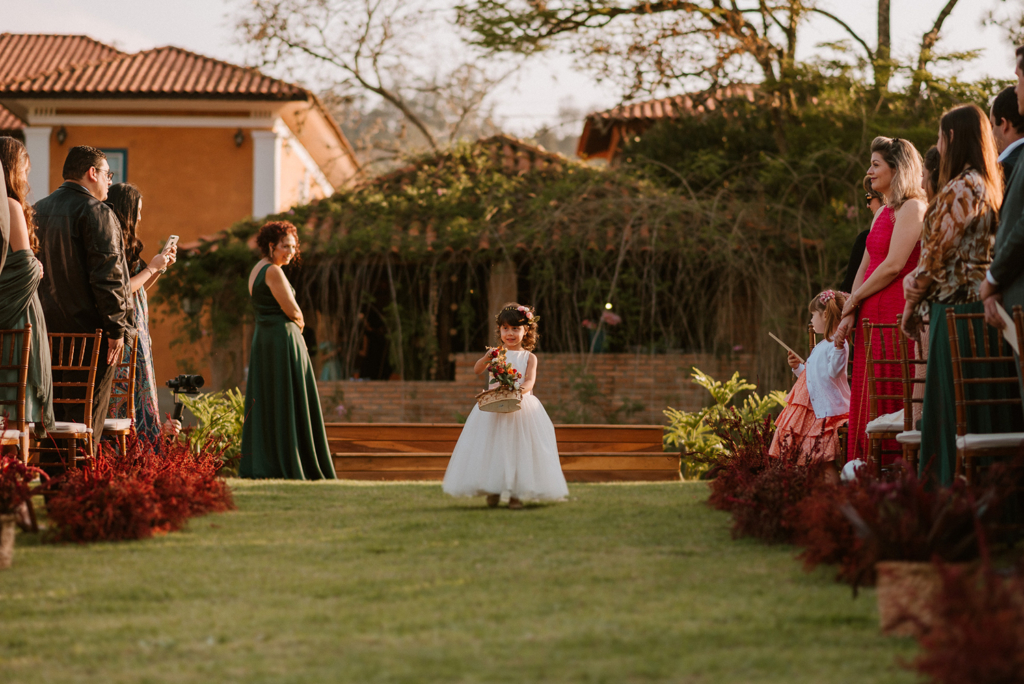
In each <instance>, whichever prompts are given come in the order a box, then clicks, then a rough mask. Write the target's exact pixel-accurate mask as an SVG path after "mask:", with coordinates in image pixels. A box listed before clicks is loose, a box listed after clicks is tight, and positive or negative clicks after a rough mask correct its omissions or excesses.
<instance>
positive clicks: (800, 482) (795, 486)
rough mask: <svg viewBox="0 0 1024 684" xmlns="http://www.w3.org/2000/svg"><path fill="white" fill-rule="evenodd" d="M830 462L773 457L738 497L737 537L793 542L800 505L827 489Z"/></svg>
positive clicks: (735, 509) (735, 513)
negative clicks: (814, 493)
mask: <svg viewBox="0 0 1024 684" xmlns="http://www.w3.org/2000/svg"><path fill="white" fill-rule="evenodd" d="M831 467H832V466H831V464H829V463H811V464H809V465H802V464H801V463H800V462H799V455H798V454H794V453H789V454H784V455H783V456H781V457H780V458H773V459H771V462H770V463H769V464H768V467H767V468H765V469H764V470H762V471H761V472H760V473H758V474H757V475H756V476H755V477H754V479H753V480H752V481H751V482H750V484H749V485H747V486H746V487H745V488H743V489H742V490H741V491H740V492H739V493H738V496H737V497H736V503H735V505H734V507H733V510H732V515H733V526H732V534H733V537H754V538H756V539H760V540H761V541H764V542H768V543H769V544H776V543H781V542H788V541H792V539H793V536H794V534H795V533H796V529H797V524H798V521H799V504H800V502H802V501H803V500H804V499H806V498H807V497H808V496H810V495H811V493H813V492H814V491H815V490H816V489H818V488H819V487H822V486H825V484H826V482H827V481H826V479H825V474H826V472H827V471H828V469H830V468H831Z"/></svg>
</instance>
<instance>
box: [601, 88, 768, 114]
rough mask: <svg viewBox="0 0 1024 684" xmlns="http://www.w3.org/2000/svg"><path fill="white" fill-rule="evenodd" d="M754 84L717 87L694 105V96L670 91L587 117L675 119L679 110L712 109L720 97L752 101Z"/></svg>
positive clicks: (698, 111)
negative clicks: (651, 98)
mask: <svg viewBox="0 0 1024 684" xmlns="http://www.w3.org/2000/svg"><path fill="white" fill-rule="evenodd" d="M755 92H756V86H752V85H734V86H726V87H725V88H720V89H719V90H716V91H715V92H714V93H712V94H710V95H708V96H706V97H705V98H704V99H701V100H698V101H700V102H701V104H697V105H696V106H695V105H694V102H695V99H696V98H695V97H694V96H691V95H673V96H672V97H663V98H661V99H659V100H645V101H643V102H634V103H632V104H626V105H620V106H618V107H615V108H613V109H609V110H607V111H603V112H595V113H593V114H590V115H588V116H587V118H588V119H591V120H594V121H602V122H609V123H610V122H614V121H638V120H647V121H654V120H657V119H676V118H678V117H679V116H681V115H683V114H695V113H696V114H699V113H703V112H706V111H707V112H713V111H714V110H715V109H716V108H717V107H718V103H719V102H721V101H722V100H729V99H732V98H736V97H742V98H744V99H746V100H748V101H750V102H753V101H754V93H755Z"/></svg>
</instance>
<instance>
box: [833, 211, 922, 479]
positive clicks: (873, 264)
mask: <svg viewBox="0 0 1024 684" xmlns="http://www.w3.org/2000/svg"><path fill="white" fill-rule="evenodd" d="M895 221H896V214H895V212H894V211H893V210H892V208H891V207H886V208H885V209H884V210H883V211H882V213H881V214H880V215H879V217H878V219H877V220H876V221H875V224H874V225H873V226H872V227H871V232H870V233H868V239H867V243H866V249H867V253H868V256H869V261H868V268H867V271H865V273H864V280H867V279H868V277H870V276H871V274H872V273H873V272H874V271H875V269H876V268H878V266H879V265H880V264H881V263H882V262H883V261H885V257H886V256H887V255H888V254H889V243H890V242H891V241H892V231H893V228H895V227H896V223H895ZM920 256H921V243H920V242H918V243H917V245H915V246H914V251H913V252H911V253H910V258H908V259H907V263H906V265H904V266H903V268H902V270H900V272H899V275H897V276H896V277H895V278H894V279H893V281H892V282H891V283H889V284H888V285H887V286H886V287H884V288H882V289H881V290H880V291H878V292H876V293H875V294H873V295H871V296H870V297H868V298H867V299H866V300H864V302H863V303H862V304H861V305H860V310H859V311H858V312H857V332H856V337H855V339H854V345H853V349H854V351H853V379H852V383H851V386H850V391H851V394H850V433H849V438H848V439H849V444H848V448H847V460H853V459H855V458H859V459H863V460H865V461H866V460H868V459H867V455H868V444H867V437H865V436H864V428H865V426H866V425H867V423H868V384H867V381H866V378H865V377H864V370H865V364H864V334H863V329H862V327H861V326H862V321H863V319H865V318H867V319H868V320H870V321H871V322H872V323H895V322H896V317H897V316H899V315H900V314H901V313H903V307H904V306H905V305H906V300H905V299H903V278H905V277H906V275H907V274H908V273H910V272H911V271H913V270H914V269H915V268H917V260H918V258H919V257H920ZM881 342H882V334H881V332H880V331H877V330H876V331H874V333H873V334H872V340H871V351H872V356H874V357H875V358H876V359H877V358H881V352H880V350H879V346H880V345H881ZM909 344H910V353H911V354H913V353H914V351H913V342H910V343H909ZM888 354H889V356H891V354H892V352H891V350H890V351H889V352H888ZM875 373H876V391H877V393H878V394H897V395H898V394H901V393H902V391H903V390H902V386H901V382H902V381H901V380H900V369H899V366H888V365H886V366H877V365H876V366H875ZM878 377H892V378H895V381H894V382H882V383H878V382H877V378H878ZM902 408H903V401H902V400H899V399H893V400H888V401H880V402H879V406H878V414H879V415H885V414H886V413H893V412H895V411H899V410H900V409H902ZM882 448H883V449H885V450H894V451H896V450H898V449H899V443H897V442H896V440H894V439H893V440H886V442H885V443H884V444H883V445H882ZM894 459H895V456H892V455H885V456H884V457H883V465H888V464H889V463H891V462H892V461H893V460H894Z"/></svg>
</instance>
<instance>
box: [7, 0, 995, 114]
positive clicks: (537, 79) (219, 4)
mask: <svg viewBox="0 0 1024 684" xmlns="http://www.w3.org/2000/svg"><path fill="white" fill-rule="evenodd" d="M241 2H244V0H0V17H2V20H0V30H3V31H9V32H12V33H84V34H86V35H89V36H91V37H93V38H96V39H97V40H100V41H103V42H106V43H110V44H112V45H115V46H116V47H118V48H120V49H122V50H126V51H136V50H144V49H148V48H152V47H157V46H161V45H177V46H179V47H183V48H186V49H188V50H192V51H195V52H199V53H202V54H206V55H209V56H211V57H217V58H220V59H224V60H227V61H232V62H241V61H242V51H241V49H240V48H239V47H238V46H237V45H235V44H234V38H235V34H234V30H233V22H232V19H231V14H232V13H233V12H234V10H235V8H237V7H238V6H239V4H240V3H241ZM945 3H946V0H892V4H893V20H892V32H893V44H894V50H895V53H896V54H897V55H898V56H900V57H908V56H910V55H915V54H916V46H917V44H918V43H919V42H920V37H921V35H922V33H924V32H925V31H926V30H927V29H928V28H929V27H930V25H931V23H932V21H934V17H935V15H936V14H937V13H938V11H939V9H940V8H941V7H942V6H943V5H944V4H945ZM1007 4H1009V3H999V2H998V0H960V3H959V5H958V6H957V8H956V9H955V10H954V12H953V14H952V15H951V16H950V18H949V19H948V20H947V22H946V26H945V28H946V30H945V32H944V40H943V42H942V43H941V44H940V48H942V49H944V50H963V49H971V48H983V49H984V53H983V55H982V58H981V59H979V60H978V61H976V62H975V63H973V64H971V65H970V66H968V67H967V68H965V70H964V72H963V76H964V77H967V78H973V77H978V76H982V75H992V76H999V77H1002V78H1006V79H1011V78H1013V49H1012V48H1011V47H1010V46H1009V44H1008V43H1007V42H1006V41H1005V40H1004V39H1003V37H1002V35H1001V34H1000V32H999V31H997V30H995V29H983V28H982V27H981V19H982V15H983V14H984V13H985V12H986V11H988V10H989V9H991V8H993V7H1000V8H1005V7H1006V6H1007ZM820 6H821V7H822V8H824V9H828V10H830V11H832V12H834V13H835V14H837V15H839V16H841V17H842V18H843V19H844V20H845V21H846V22H847V23H848V24H850V25H851V26H852V27H853V28H854V29H855V30H857V31H858V32H859V33H860V34H861V36H862V37H864V38H865V40H867V42H868V43H869V44H873V43H874V39H873V36H874V31H875V29H874V21H875V11H876V9H875V8H876V6H877V5H876V0H821V2H820ZM841 37H843V34H842V32H841V31H839V30H837V29H835V28H834V26H833V25H830V24H829V22H827V20H815V21H813V22H812V23H811V25H810V26H809V27H808V28H806V29H804V31H803V32H802V33H801V39H802V40H803V50H804V51H805V53H806V52H809V51H810V50H811V49H812V48H813V46H814V44H816V43H818V42H822V41H830V40H835V39H838V38H841ZM804 56H806V55H804ZM495 98H496V99H495V102H496V105H497V110H496V111H497V113H498V115H499V119H500V120H502V121H503V122H504V123H505V125H506V127H507V128H508V130H510V131H511V132H513V133H519V134H528V133H531V132H532V131H534V130H536V129H537V128H538V127H539V126H540V125H543V124H545V123H547V124H550V123H554V122H555V120H556V119H557V115H558V107H559V103H560V102H562V101H565V100H568V99H571V100H572V101H573V102H574V103H575V105H576V106H577V107H579V108H580V109H583V110H593V109H603V108H606V107H610V106H614V105H615V104H617V103H618V97H617V93H616V92H615V91H614V90H612V89H610V88H608V87H600V86H598V85H595V83H594V82H593V79H592V78H591V77H590V76H588V75H587V74H585V73H579V72H577V71H575V70H574V69H573V68H572V62H571V60H569V59H568V58H565V57H558V56H551V57H545V58H540V59H534V60H531V62H530V64H528V65H527V68H526V69H525V70H524V71H523V73H521V74H520V75H519V77H518V78H517V79H516V80H515V81H514V82H511V83H508V84H507V85H505V86H503V88H502V90H500V91H499V92H498V93H496V96H495Z"/></svg>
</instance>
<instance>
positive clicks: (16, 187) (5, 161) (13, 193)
mask: <svg viewBox="0 0 1024 684" xmlns="http://www.w3.org/2000/svg"><path fill="white" fill-rule="evenodd" d="M0 165H2V166H3V167H4V180H5V181H6V182H5V183H4V184H5V185H6V186H7V196H8V197H10V198H11V199H13V200H15V201H17V202H18V204H20V205H21V210H22V211H23V212H24V213H25V223H26V224H28V244H29V246H30V247H31V248H32V251H33V252H38V251H39V238H38V237H36V221H35V216H36V211H35V209H33V208H32V205H31V204H29V203H28V190H29V187H28V165H29V159H28V150H26V149H25V145H23V144H22V142H21V141H20V140H16V139H15V138H11V137H9V136H3V137H0Z"/></svg>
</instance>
